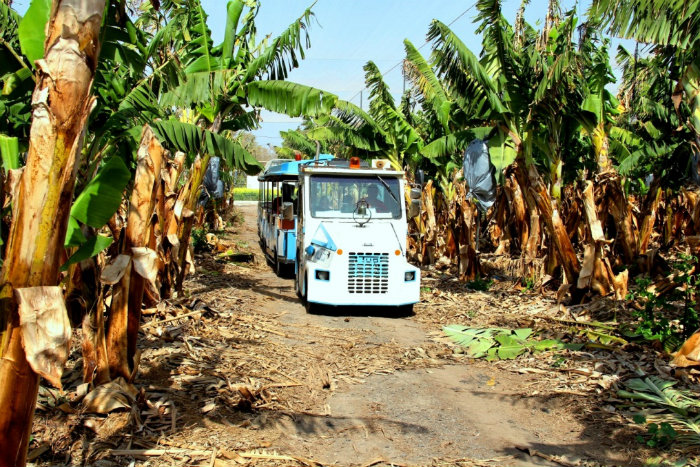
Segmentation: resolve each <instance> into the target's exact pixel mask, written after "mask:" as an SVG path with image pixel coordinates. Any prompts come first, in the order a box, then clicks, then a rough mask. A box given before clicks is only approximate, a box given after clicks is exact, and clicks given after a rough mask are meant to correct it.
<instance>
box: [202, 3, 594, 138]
mask: <svg viewBox="0 0 700 467" xmlns="http://www.w3.org/2000/svg"><path fill="white" fill-rule="evenodd" d="M311 3H312V1H310V0H309V1H304V0H261V7H260V12H259V14H258V16H257V18H256V25H257V28H258V34H259V36H260V38H262V37H263V36H264V35H267V34H271V35H272V37H276V36H277V35H278V34H279V33H281V32H282V31H283V30H284V29H286V28H287V27H288V26H289V24H290V23H291V22H292V21H293V20H294V19H295V18H297V17H299V16H300V15H301V13H302V12H303V11H304V10H305V9H306V8H307V7H308V6H309V5H311ZM203 4H204V6H205V9H206V11H207V13H208V14H209V25H210V28H211V29H212V34H213V35H214V37H215V42H220V41H221V40H222V38H223V29H224V26H225V16H224V14H223V12H224V8H225V6H224V5H225V2H223V1H222V0H203ZM589 4H590V1H589V0H583V1H582V2H581V3H580V4H579V8H580V9H585V8H588V5H589ZM576 5H577V2H576V1H572V0H563V1H561V6H562V10H564V11H566V10H568V9H570V8H572V7H574V6H576ZM519 6H520V1H519V0H505V1H504V3H503V11H504V14H505V15H506V17H507V18H508V19H509V21H510V22H511V23H512V22H513V20H514V19H515V15H516V12H517V9H518V8H519ZM313 11H314V13H315V15H316V16H315V20H313V21H312V25H311V28H310V38H311V48H310V49H309V50H308V53H307V56H306V59H305V60H304V61H303V62H301V64H300V67H299V68H298V69H295V70H293V71H292V72H291V73H290V75H289V78H288V79H289V80H290V81H294V82H297V83H301V84H306V85H308V86H314V87H318V88H321V89H324V90H327V91H329V92H332V93H334V94H336V95H338V96H339V97H340V98H341V99H344V100H351V101H352V102H353V103H354V104H356V105H359V104H360V91H361V90H362V89H363V88H364V70H363V69H362V67H363V65H364V64H365V63H367V61H369V60H372V61H374V62H375V63H376V64H377V66H378V67H379V69H380V70H381V71H382V72H383V73H384V72H386V71H388V70H391V71H388V73H384V79H385V81H386V82H387V84H388V85H389V87H390V88H391V91H392V94H394V96H395V98H397V100H398V98H399V97H400V95H401V93H402V89H403V78H402V74H401V66H400V65H399V63H400V62H401V60H402V59H403V57H404V55H405V52H404V44H403V41H404V39H408V40H410V41H411V42H412V43H413V45H415V46H416V47H421V46H422V45H423V44H424V43H425V36H426V33H427V32H428V27H429V25H430V22H431V20H433V19H439V20H440V21H442V22H443V23H445V24H450V23H453V22H454V23H453V24H452V26H451V29H452V30H453V31H454V32H455V33H456V34H457V35H458V36H459V37H460V38H461V39H462V41H464V42H465V43H466V44H467V46H468V47H469V48H470V49H472V51H474V52H475V53H477V54H478V53H479V51H480V50H481V46H480V44H481V40H480V38H479V37H477V36H476V35H475V33H474V31H475V30H476V25H475V24H474V23H473V19H474V16H475V15H476V8H475V7H474V2H473V1H455V0H431V1H429V2H428V1H426V0H318V2H317V3H316V4H315V5H314V7H313ZM546 11H547V1H546V0H532V1H531V3H530V5H529V6H528V8H527V10H526V20H527V21H528V22H530V23H531V24H533V25H535V24H536V23H537V22H538V21H542V20H543V19H544V16H545V14H546ZM421 52H422V53H423V54H424V55H425V56H428V55H429V53H430V48H429V46H426V47H424V48H423V49H421ZM397 65H398V66H397ZM362 99H363V102H362V104H363V106H364V108H365V109H366V108H367V107H366V106H367V91H364V92H363V93H362ZM262 117H263V122H262V124H261V129H259V130H257V131H255V132H254V134H255V135H256V137H257V139H258V143H259V144H261V145H263V146H265V145H267V144H271V145H277V144H280V143H281V141H282V140H281V138H280V136H279V132H280V130H287V129H290V128H296V127H297V126H298V124H299V121H300V120H299V119H290V118H288V117H286V116H284V115H279V114H273V113H270V112H263V114H262Z"/></svg>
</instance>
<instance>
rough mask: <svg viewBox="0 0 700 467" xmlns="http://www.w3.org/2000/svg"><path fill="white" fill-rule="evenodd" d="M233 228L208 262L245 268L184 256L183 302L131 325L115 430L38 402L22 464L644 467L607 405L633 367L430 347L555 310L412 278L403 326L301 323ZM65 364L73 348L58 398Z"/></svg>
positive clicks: (248, 211)
mask: <svg viewBox="0 0 700 467" xmlns="http://www.w3.org/2000/svg"><path fill="white" fill-rule="evenodd" d="M240 212H241V213H242V215H243V217H244V222H243V223H242V224H240V225H239V226H238V227H236V228H234V229H232V230H230V231H227V232H226V233H222V234H220V235H219V241H220V248H219V249H220V250H227V251H230V252H232V253H243V254H244V255H243V256H245V254H252V255H253V256H254V261H252V262H249V263H235V262H232V261H230V260H229V259H226V258H225V256H226V255H225V254H224V255H222V256H224V257H218V258H217V255H216V254H215V253H213V254H204V255H199V257H198V258H197V264H198V270H197V273H196V274H195V275H194V276H193V277H192V278H191V279H190V280H188V282H187V284H186V289H187V297H185V298H182V299H179V300H170V301H167V302H163V303H161V305H159V306H158V307H157V308H153V309H150V310H145V311H144V316H145V320H146V323H145V324H144V325H143V337H142V339H141V342H140V344H139V345H140V348H141V349H142V350H143V352H142V357H141V364H140V369H139V375H138V376H137V378H136V385H137V388H141V393H140V395H139V396H138V397H137V401H136V405H134V406H132V409H131V412H129V411H126V412H125V411H116V412H112V413H110V414H109V415H106V416H102V415H92V414H83V413H80V412H79V405H77V404H73V405H75V407H76V409H78V410H73V409H71V408H70V407H69V409H70V410H67V411H61V410H50V409H48V408H47V407H49V406H53V405H57V403H56V402H54V401H53V399H52V396H40V403H41V404H44V406H45V409H40V410H39V412H38V415H37V420H38V421H37V423H36V424H35V430H34V433H33V436H34V442H33V443H34V444H33V445H32V447H33V448H34V449H36V450H37V451H38V450H40V449H42V448H41V446H45V445H50V447H51V450H49V451H45V450H44V451H42V452H43V454H41V455H42V457H41V459H42V460H44V461H45V464H46V465H49V464H53V463H56V462H59V463H61V462H65V463H66V464H70V465H100V466H102V467H108V466H112V465H131V466H137V465H206V466H215V467H227V466H234V465H236V466H238V465H255V466H258V465H261V466H263V465H264V466H268V465H307V466H312V465H324V466H325V465H340V466H370V465H412V466H413V465H431V466H435V465H445V466H448V465H450V466H451V465H461V466H533V465H547V466H561V465H564V466H585V465H639V464H641V463H642V461H641V460H640V459H642V458H643V457H644V456H642V454H640V449H639V444H637V443H636V442H634V441H633V436H634V433H633V432H630V431H629V429H624V428H621V427H622V426H624V420H623V419H622V417H621V416H620V415H619V414H618V413H617V411H616V409H615V407H613V406H612V405H611V404H610V403H609V402H607V401H608V399H610V398H611V397H612V396H610V394H614V392H613V391H612V390H611V387H613V388H614V385H615V384H616V382H617V381H618V380H619V379H620V378H624V377H628V376H627V375H629V373H630V371H631V369H634V365H636V364H638V363H639V362H638V361H635V362H628V361H626V360H624V358H625V356H624V354H623V353H618V354H615V355H614V356H613V357H611V355H612V354H611V353H610V352H606V353H601V352H595V351H591V352H567V353H564V354H562V353H561V352H560V353H557V354H546V353H543V354H538V355H537V356H530V357H526V356H523V357H520V358H518V359H517V360H510V361H495V362H485V361H481V360H471V359H468V358H466V357H465V356H464V355H462V354H460V353H459V352H460V351H459V349H458V348H457V347H456V346H455V345H453V344H452V343H450V341H449V340H447V339H446V338H445V337H444V335H443V334H442V332H441V328H442V326H444V325H446V324H450V323H457V324H468V325H470V326H502V327H510V328H515V327H523V326H533V327H537V328H538V329H542V328H546V327H547V323H550V322H551V321H547V320H551V319H552V317H555V316H557V314H558V313H560V310H559V308H558V307H557V306H556V305H555V304H553V303H551V302H548V301H546V300H543V299H542V297H541V295H540V294H526V293H521V292H518V291H517V290H513V289H512V285H508V284H504V285H503V287H501V288H499V287H496V286H494V287H492V288H491V289H489V290H488V291H486V292H475V291H471V290H468V289H466V288H465V287H464V284H460V283H458V282H456V281H454V280H453V279H452V278H451V277H450V276H448V275H442V274H439V273H437V272H430V271H425V274H424V280H423V282H422V285H423V287H424V289H423V294H422V301H421V303H420V304H418V305H416V307H415V314H414V315H413V316H403V317H397V316H390V315H389V316H387V315H385V314H382V313H381V310H377V309H370V310H367V309H341V310H327V312H326V313H324V314H313V315H312V314H307V313H306V311H305V310H304V307H303V306H302V305H301V304H300V303H299V301H298V300H297V297H296V295H295V294H294V291H293V281H292V279H284V278H280V277H277V276H276V275H275V274H274V272H273V271H272V268H270V267H269V266H268V265H267V264H265V261H264V259H263V258H262V256H261V252H260V249H259V247H258V245H257V234H256V226H255V225H256V224H255V215H256V207H255V206H254V205H247V206H242V207H240ZM368 312H369V316H368V315H367V314H368ZM543 320H544V321H543ZM536 323H538V324H536ZM79 355H80V350H79V346H77V347H76V350H75V354H74V356H73V358H72V360H71V361H72V362H77V363H75V366H74V367H73V368H72V370H69V371H67V373H66V375H65V376H64V387H66V388H68V390H69V391H73V390H76V389H75V388H77V385H78V384H79V383H80V379H81V368H80V365H79V362H80V356H79ZM71 407H72V406H71ZM64 412H65V413H64ZM139 449H146V450H151V451H149V452H152V453H153V454H139V452H141V451H138V450H139ZM115 450H116V451H115ZM134 450H137V451H134ZM153 450H155V451H153ZM63 459H65V461H64V460H63ZM133 461H135V462H133Z"/></svg>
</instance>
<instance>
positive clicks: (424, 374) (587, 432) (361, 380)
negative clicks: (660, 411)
mask: <svg viewBox="0 0 700 467" xmlns="http://www.w3.org/2000/svg"><path fill="white" fill-rule="evenodd" d="M240 209H241V212H242V213H243V214H244V216H245V223H244V224H243V226H242V228H241V229H240V230H239V231H238V233H237V235H236V237H235V238H234V239H233V240H234V241H235V242H238V243H237V244H238V245H239V246H240V245H243V246H245V247H247V249H248V250H249V251H253V252H255V254H256V257H257V259H258V262H259V263H262V262H263V261H262V259H261V257H260V250H259V249H257V248H256V247H257V245H256V242H257V237H256V231H255V215H256V210H255V206H242V207H241V208H240ZM239 269H240V268H239ZM204 272H206V266H205V271H204ZM205 277H206V274H205ZM245 277H246V278H247V282H246V283H245V285H243V288H242V289H240V290H239V289H237V288H235V287H237V286H240V284H236V283H231V286H233V287H234V288H233V289H231V293H233V294H234V295H238V296H240V297H241V298H243V299H244V300H245V301H246V303H248V313H249V316H250V317H251V318H252V319H255V318H256V317H257V318H258V319H260V320H261V322H263V321H264V322H265V323H266V325H265V326H261V327H262V328H263V329H268V330H271V331H272V330H274V332H271V333H270V332H268V333H267V338H269V339H271V341H272V343H273V345H276V346H277V349H278V352H279V355H278V361H277V363H278V364H279V365H280V366H281V368H283V369H284V370H285V371H282V370H279V373H280V374H282V375H286V376H287V377H288V378H287V380H288V381H289V380H291V381H297V382H298V383H299V384H302V386H297V387H295V390H296V391H295V394H294V397H293V398H294V399H296V400H297V402H296V403H291V404H289V405H290V406H291V407H292V408H293V410H292V411H284V412H280V411H274V410H271V411H269V412H268V411H265V412H262V413H259V414H257V415H256V416H255V417H253V419H252V422H251V426H252V427H254V428H255V430H256V431H257V432H258V433H260V434H263V435H264V438H266V439H267V440H268V442H269V444H270V448H274V449H277V450H278V451H280V452H283V453H286V454H289V455H292V456H296V457H302V458H308V459H313V460H315V461H318V462H321V463H322V464H338V465H367V464H368V463H370V462H372V461H375V460H379V459H384V460H385V461H387V462H394V463H399V464H409V465H415V464H430V463H431V462H433V461H434V460H436V459H449V460H455V459H471V460H481V462H482V463H488V462H493V464H494V465H496V464H497V465H520V466H525V465H558V464H556V463H552V462H548V461H546V460H545V459H544V457H547V456H568V457H564V458H562V459H567V458H569V459H570V460H571V461H577V460H579V459H595V460H597V461H598V462H605V463H614V464H620V463H624V462H625V461H627V460H628V458H627V456H626V455H625V454H624V453H623V452H620V450H619V449H611V444H612V442H611V441H610V439H609V437H608V436H607V435H606V434H605V433H604V430H592V429H591V426H590V425H589V424H586V423H585V421H584V420H583V419H585V418H586V415H585V414H583V413H580V412H578V411H579V410H584V408H585V404H582V403H581V402H582V401H578V400H577V399H579V397H577V395H576V394H565V393H564V394H559V395H551V394H547V392H548V391H546V390H538V389H537V385H538V378H537V377H536V376H535V375H532V374H514V373H513V372H511V371H507V370H504V369H499V368H498V367H497V366H496V365H493V364H483V363H482V362H478V363H473V364H464V363H461V364H459V363H455V360H456V357H459V356H455V355H454V354H453V353H452V352H451V351H450V350H449V349H448V348H447V346H446V345H445V344H444V343H443V342H442V340H441V339H439V338H436V336H438V335H439V327H434V326H428V325H426V324H424V323H421V322H420V320H419V319H418V318H419V317H420V316H421V315H422V314H424V313H425V311H426V308H427V307H426V306H425V305H423V306H421V305H418V306H417V307H416V315H415V316H411V317H392V316H381V314H380V310H371V312H372V313H373V314H374V315H373V316H362V314H363V313H365V312H366V311H365V310H362V309H360V310H357V309H345V310H342V309H341V310H333V309H329V310H327V311H326V313H327V314H318V315H311V314H307V313H306V312H305V310H304V308H303V307H302V305H301V304H300V303H299V302H298V300H297V298H296V296H295V294H294V291H293V281H292V280H291V279H282V278H279V277H277V276H275V274H274V273H273V271H272V269H271V268H269V267H265V266H263V267H259V268H255V269H254V274H246V275H245ZM198 282H200V283H201V282H202V281H201V280H200V281H198ZM204 282H207V281H204ZM195 294H197V296H200V297H201V298H203V299H204V300H205V301H208V300H207V292H206V289H205V290H204V291H199V292H198V291H197V288H196V286H194V287H193V296H195ZM248 300H250V302H248ZM466 305H467V304H466V303H465V306H466ZM213 306H215V307H216V305H213ZM267 319H271V320H272V321H271V322H269V323H270V325H268V324H267V323H268V321H267ZM462 361H464V360H462ZM295 365H296V366H297V367H296V368H295ZM293 375H294V376H293ZM282 397H283V396H282ZM299 402H301V404H299ZM300 409H301V410H300ZM528 449H531V450H535V451H537V452H540V453H542V454H543V455H542V456H537V455H535V456H530V455H528V454H527V453H526V451H527V450H528ZM489 460H490V461H489ZM563 462H566V460H564V461H563ZM559 465H561V464H559Z"/></svg>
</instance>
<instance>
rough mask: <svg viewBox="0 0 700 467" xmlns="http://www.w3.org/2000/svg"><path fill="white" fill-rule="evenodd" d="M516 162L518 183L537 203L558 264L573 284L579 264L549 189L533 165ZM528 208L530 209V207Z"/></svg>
mask: <svg viewBox="0 0 700 467" xmlns="http://www.w3.org/2000/svg"><path fill="white" fill-rule="evenodd" d="M516 164H517V165H516V174H517V177H518V183H520V185H521V186H522V187H523V188H524V190H525V189H526V190H527V192H528V193H529V195H530V196H532V198H533V199H534V201H535V203H536V204H537V209H538V210H539V217H540V219H543V220H544V222H545V226H546V227H547V233H548V234H549V237H550V238H551V239H552V241H553V243H554V247H555V252H556V254H557V255H558V256H559V264H561V266H562V269H563V270H564V275H565V276H566V281H567V282H568V283H570V284H573V283H575V282H574V281H576V279H577V278H578V275H579V272H580V270H581V265H580V263H579V260H578V258H577V257H576V252H575V251H574V247H573V245H572V244H571V239H570V238H569V235H568V234H567V232H566V227H564V223H563V222H562V220H561V217H560V216H559V209H558V208H557V207H556V205H555V204H554V203H553V202H552V199H551V197H550V196H549V190H547V187H546V186H545V185H544V182H543V181H542V178H541V177H540V175H539V174H538V173H537V169H536V168H535V167H534V166H530V167H527V168H526V167H524V165H523V164H522V163H521V162H517V163H516ZM530 210H531V211H532V209H530Z"/></svg>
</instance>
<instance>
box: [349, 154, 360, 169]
mask: <svg viewBox="0 0 700 467" xmlns="http://www.w3.org/2000/svg"><path fill="white" fill-rule="evenodd" d="M350 168H351V169H359V168H360V158H359V157H351V158H350Z"/></svg>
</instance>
